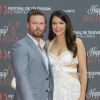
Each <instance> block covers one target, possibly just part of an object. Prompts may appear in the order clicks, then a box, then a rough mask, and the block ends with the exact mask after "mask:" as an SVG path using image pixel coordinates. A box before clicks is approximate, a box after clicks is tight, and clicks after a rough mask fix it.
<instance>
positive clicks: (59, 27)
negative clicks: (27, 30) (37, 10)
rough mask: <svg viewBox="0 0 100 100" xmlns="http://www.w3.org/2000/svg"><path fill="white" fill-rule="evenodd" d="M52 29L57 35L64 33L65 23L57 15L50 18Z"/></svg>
mask: <svg viewBox="0 0 100 100" xmlns="http://www.w3.org/2000/svg"><path fill="white" fill-rule="evenodd" d="M52 30H53V32H54V33H55V34H56V35H57V36H58V35H64V34H65V30H66V23H65V22H64V21H63V20H62V19H60V18H59V17H57V16H54V17H53V19H52Z"/></svg>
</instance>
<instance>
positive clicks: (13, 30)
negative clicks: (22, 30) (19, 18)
mask: <svg viewBox="0 0 100 100" xmlns="http://www.w3.org/2000/svg"><path fill="white" fill-rule="evenodd" d="M19 24H20V22H8V24H7V25H3V26H2V27H0V43H11V42H14V41H16V40H18V37H17V33H18V32H17V30H18V28H19Z"/></svg>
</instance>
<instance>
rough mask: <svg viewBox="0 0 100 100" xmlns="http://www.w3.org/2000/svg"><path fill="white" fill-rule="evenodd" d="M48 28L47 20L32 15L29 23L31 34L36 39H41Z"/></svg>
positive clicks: (28, 27) (40, 16)
mask: <svg viewBox="0 0 100 100" xmlns="http://www.w3.org/2000/svg"><path fill="white" fill-rule="evenodd" d="M45 28H46V23H45V18H44V16H42V15H32V16H31V17H30V21H29V22H28V23H27V29H28V31H29V34H31V35H32V36H34V37H36V38H40V37H41V36H42V34H43V33H44V31H45Z"/></svg>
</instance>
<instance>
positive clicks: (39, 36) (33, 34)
mask: <svg viewBox="0 0 100 100" xmlns="http://www.w3.org/2000/svg"><path fill="white" fill-rule="evenodd" d="M31 35H32V36H33V37H35V38H41V37H42V34H41V33H40V32H36V33H31Z"/></svg>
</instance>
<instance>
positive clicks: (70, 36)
mask: <svg viewBox="0 0 100 100" xmlns="http://www.w3.org/2000/svg"><path fill="white" fill-rule="evenodd" d="M54 16H57V17H59V18H60V19H61V20H63V21H64V22H65V23H66V32H65V40H66V46H67V48H68V50H70V51H72V52H73V57H76V55H77V45H76V42H75V41H76V35H75V34H74V33H73V27H72V24H71V21H70V19H69V17H68V15H67V14H66V13H65V12H64V11H62V10H57V11H54V12H53V13H52V14H51V17H50V20H49V34H48V38H49V40H53V39H54V37H55V36H56V35H55V33H54V32H53V30H52V19H53V17H54Z"/></svg>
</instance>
